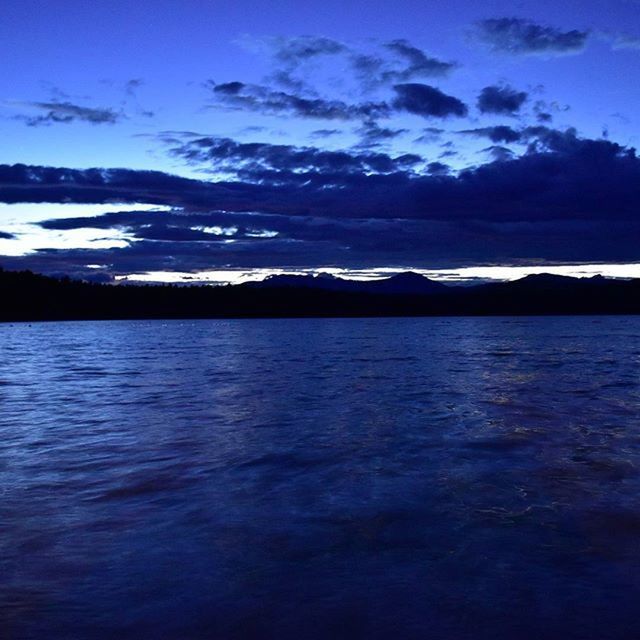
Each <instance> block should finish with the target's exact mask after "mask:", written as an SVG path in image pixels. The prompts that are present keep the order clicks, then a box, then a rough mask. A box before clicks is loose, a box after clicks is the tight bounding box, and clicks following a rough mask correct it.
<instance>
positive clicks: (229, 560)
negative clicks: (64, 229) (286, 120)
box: [0, 317, 640, 640]
mask: <svg viewBox="0 0 640 640" xmlns="http://www.w3.org/2000/svg"><path fill="white" fill-rule="evenodd" d="M639 603H640V318H638V317H619V318H614V317H601V318H591V317H587V318H493V319H491V318H437V319H434V318H423V319H346V320H342V319H335V320H265V321H255V320H246V321H243V320H235V321H194V322H181V321H174V322H162V321H154V322H146V321H140V322H95V323H94V322H83V323H51V324H37V325H36V324H34V325H27V324H19V325H13V326H10V325H0V625H1V626H0V636H1V637H2V638H10V639H13V638H46V639H47V640H57V639H62V638H65V639H66V638H69V639H73V640H77V639H82V638H118V639H121V638H122V639H129V638H131V639H134V638H135V639H136V640H137V639H145V638H150V639H165V638H171V639H173V638H175V639H180V640H186V639H191V638H193V639H199V638H216V639H217V638H222V639H225V638H304V639H306V638H310V639H314V638H438V639H440V638H480V639H484V638H487V639H488V638H491V639H496V638H505V639H506V638H510V639H511V638H542V637H545V638H556V637H557V638H580V639H583V638H604V637H607V638H637V637H640V616H639V615H638V605H639Z"/></svg>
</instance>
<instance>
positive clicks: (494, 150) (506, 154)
mask: <svg viewBox="0 0 640 640" xmlns="http://www.w3.org/2000/svg"><path fill="white" fill-rule="evenodd" d="M483 151H484V152H485V153H488V154H490V156H491V157H492V158H493V160H495V161H497V162H506V161H507V160H511V159H512V158H513V156H514V153H513V151H511V149H509V148H508V147H503V146H501V145H498V144H494V145H492V146H490V147H487V148H486V149H483Z"/></svg>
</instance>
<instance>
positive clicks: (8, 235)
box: [0, 231, 16, 240]
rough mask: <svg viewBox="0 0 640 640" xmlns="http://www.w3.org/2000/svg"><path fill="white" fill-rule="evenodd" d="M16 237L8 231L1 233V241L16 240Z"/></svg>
mask: <svg viewBox="0 0 640 640" xmlns="http://www.w3.org/2000/svg"><path fill="white" fill-rule="evenodd" d="M15 238H16V236H15V235H14V234H13V233H8V232H7V231H0V240H15Z"/></svg>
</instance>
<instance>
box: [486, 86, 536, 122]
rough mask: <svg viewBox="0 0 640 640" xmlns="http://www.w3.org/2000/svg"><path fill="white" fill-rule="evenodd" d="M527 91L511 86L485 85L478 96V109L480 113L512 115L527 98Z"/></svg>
mask: <svg viewBox="0 0 640 640" xmlns="http://www.w3.org/2000/svg"><path fill="white" fill-rule="evenodd" d="M527 95H528V94H527V93H526V92H524V91H516V90H515V89H512V88H511V87H508V86H505V87H496V86H490V87H485V88H484V89H483V90H482V91H481V92H480V95H479V96H478V109H479V110H480V112H481V113H498V114H503V115H514V114H515V113H517V112H518V111H519V110H520V107H521V106H522V105H523V104H524V103H525V101H526V100H527Z"/></svg>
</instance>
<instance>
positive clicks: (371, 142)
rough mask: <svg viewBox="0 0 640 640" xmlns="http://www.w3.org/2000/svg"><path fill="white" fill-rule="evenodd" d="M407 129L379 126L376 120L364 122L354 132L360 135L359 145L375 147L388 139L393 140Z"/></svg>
mask: <svg viewBox="0 0 640 640" xmlns="http://www.w3.org/2000/svg"><path fill="white" fill-rule="evenodd" d="M407 131H408V129H391V128H389V127H381V126H380V125H379V124H378V123H377V122H372V121H369V122H365V123H364V124H363V125H362V126H361V127H359V128H358V129H357V130H356V133H357V134H358V135H360V137H361V141H360V144H359V146H362V147H375V146H377V145H380V144H382V143H384V142H388V141H389V140H393V139H395V138H397V137H399V136H401V135H403V134H404V133H407Z"/></svg>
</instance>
